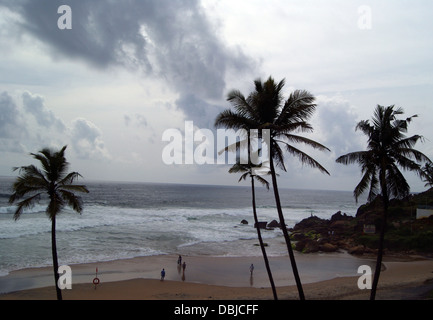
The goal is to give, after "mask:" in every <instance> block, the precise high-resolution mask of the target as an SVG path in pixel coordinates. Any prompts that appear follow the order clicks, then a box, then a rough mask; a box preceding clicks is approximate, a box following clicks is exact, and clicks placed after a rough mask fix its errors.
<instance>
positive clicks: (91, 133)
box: [71, 118, 110, 159]
mask: <svg viewBox="0 0 433 320" xmlns="http://www.w3.org/2000/svg"><path fill="white" fill-rule="evenodd" d="M71 143H72V146H73V149H74V151H75V153H76V154H77V155H78V157H79V158H82V159H90V158H94V159H102V158H103V159H109V158H110V155H109V153H108V151H107V149H106V148H105V144H104V141H103V140H102V132H101V130H100V129H99V128H98V127H97V126H96V125H95V124H94V123H92V122H91V121H88V120H86V119H84V118H78V119H75V120H74V121H73V123H72V127H71Z"/></svg>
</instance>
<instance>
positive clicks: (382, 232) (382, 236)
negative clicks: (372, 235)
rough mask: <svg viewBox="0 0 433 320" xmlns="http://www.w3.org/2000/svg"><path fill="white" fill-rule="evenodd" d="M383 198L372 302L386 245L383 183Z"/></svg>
mask: <svg viewBox="0 0 433 320" xmlns="http://www.w3.org/2000/svg"><path fill="white" fill-rule="evenodd" d="M382 178H383V177H382ZM382 197H383V214H382V225H381V226H380V237H379V249H378V252H377V258H376V268H375V270H374V278H373V284H372V286H371V293H370V300H375V299H376V290H377V285H378V283H379V277H380V272H381V269H382V258H383V248H384V243H385V231H386V222H387V218H388V205H389V199H388V191H387V187H386V183H382Z"/></svg>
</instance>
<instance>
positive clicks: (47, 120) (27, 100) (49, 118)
mask: <svg viewBox="0 0 433 320" xmlns="http://www.w3.org/2000/svg"><path fill="white" fill-rule="evenodd" d="M22 98H23V106H24V110H25V111H27V112H29V113H30V114H31V115H33V116H34V117H35V119H36V121H37V123H38V124H39V125H41V126H43V127H46V128H50V127H54V128H55V129H57V130H58V131H60V132H63V131H64V130H65V128H66V127H65V125H64V124H63V121H62V120H61V119H59V118H58V117H56V116H55V114H54V113H53V112H52V111H51V110H49V109H48V108H47V107H46V106H45V104H44V99H43V98H42V97H41V96H38V95H32V94H31V93H29V92H24V93H23V95H22Z"/></svg>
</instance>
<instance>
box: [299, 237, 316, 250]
mask: <svg viewBox="0 0 433 320" xmlns="http://www.w3.org/2000/svg"><path fill="white" fill-rule="evenodd" d="M295 250H297V251H300V252H302V253H312V252H318V251H319V243H318V242H317V241H316V240H312V239H304V240H301V241H298V242H296V244H295Z"/></svg>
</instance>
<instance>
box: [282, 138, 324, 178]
mask: <svg viewBox="0 0 433 320" xmlns="http://www.w3.org/2000/svg"><path fill="white" fill-rule="evenodd" d="M279 142H281V143H283V144H284V145H285V146H286V150H287V152H289V153H290V154H292V155H293V156H295V157H297V158H298V159H299V160H300V161H301V163H302V164H305V165H308V166H310V167H312V168H316V169H319V171H321V172H322V173H326V174H327V175H331V174H330V173H329V172H328V170H326V169H325V168H324V167H323V166H322V165H321V164H320V163H319V162H317V161H316V160H315V159H313V158H312V157H311V156H309V155H308V154H306V153H305V152H303V151H301V150H299V149H298V148H295V147H294V146H292V145H290V144H288V143H286V142H283V141H279Z"/></svg>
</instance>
